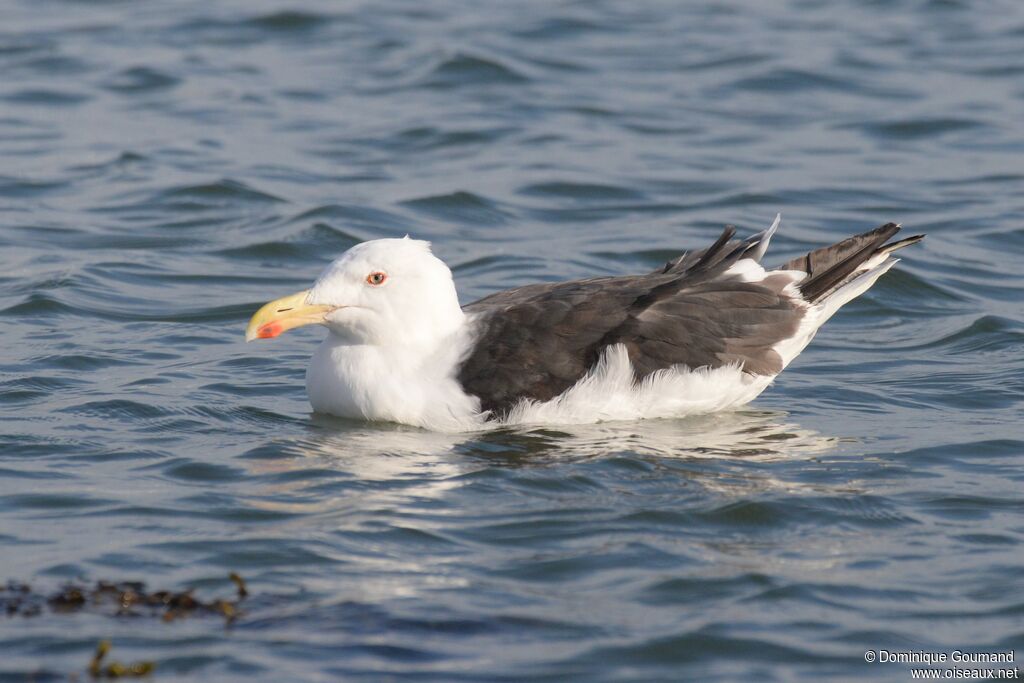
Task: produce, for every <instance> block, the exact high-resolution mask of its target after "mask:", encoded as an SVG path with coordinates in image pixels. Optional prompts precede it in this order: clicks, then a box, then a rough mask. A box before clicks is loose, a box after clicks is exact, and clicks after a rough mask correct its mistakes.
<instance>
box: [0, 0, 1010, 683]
mask: <svg viewBox="0 0 1024 683" xmlns="http://www.w3.org/2000/svg"><path fill="white" fill-rule="evenodd" d="M776 212H782V214H783V219H784V222H783V227H782V230H781V231H780V232H779V234H778V236H777V237H776V239H775V241H774V243H773V252H772V253H771V254H769V257H768V259H767V261H768V262H771V263H775V262H779V263H781V262H782V261H784V260H785V259H787V258H789V257H791V256H793V255H796V254H798V253H801V252H802V251H805V250H807V249H809V248H812V247H814V246H819V245H823V244H826V243H829V242H831V241H835V240H837V239H840V238H842V237H845V236H847V235H848V234H852V233H853V232H857V231H862V230H866V229H869V228H872V227H874V226H876V225H879V224H881V223H884V222H887V221H890V220H893V221H899V222H902V223H903V224H904V225H906V226H907V228H908V229H909V230H910V231H912V232H915V233H916V232H927V233H928V235H929V237H928V239H927V240H926V241H925V242H924V243H923V244H922V245H918V246H915V247H913V248H911V249H908V250H906V251H905V252H903V253H904V255H905V258H904V260H903V261H902V262H901V263H900V264H899V265H898V266H897V268H896V270H894V271H893V272H892V273H890V274H889V275H887V276H886V277H885V278H884V279H883V280H882V281H880V282H879V284H878V285H877V286H876V287H875V288H874V289H872V290H871V291H870V292H869V293H868V294H866V295H865V296H864V297H862V298H861V299H859V300H857V301H855V302H854V303H852V304H850V305H849V306H848V307H847V308H846V309H844V311H843V312H842V313H840V314H839V315H838V316H837V317H836V318H834V319H833V320H832V321H831V322H830V323H829V324H828V325H827V326H826V328H825V329H824V330H823V331H822V332H821V333H820V334H819V335H818V337H817V338H816V339H815V341H814V342H813V344H812V345H811V346H810V348H809V349H808V350H807V351H806V352H805V353H804V354H803V355H802V356H801V357H800V358H799V359H798V360H797V361H796V362H795V363H794V365H793V366H792V367H791V368H790V369H788V370H787V371H786V372H785V373H784V374H783V375H782V376H781V377H780V378H779V379H778V380H777V381H776V383H775V385H774V386H773V387H772V388H770V389H769V391H768V392H766V393H765V394H764V395H763V396H762V397H761V398H760V399H758V400H757V401H756V402H755V403H753V404H752V405H751V406H749V407H748V409H746V410H744V411H741V412H739V413H733V414H727V415H718V416H708V417H702V418H694V419H686V420H664V421H650V422H638V423H618V424H604V425H596V426H592V427H573V428H566V429H554V428H547V429H517V430H504V431H496V432H493V433H488V434H484V435H473V436H462V437H456V436H444V435H437V434H431V433H427V432H421V431H418V430H415V429H411V428H404V427H399V426H387V425H365V424H359V423H354V422H346V421H343V420H338V419H333V418H327V417H322V416H317V415H312V414H310V412H309V407H308V404H307V402H306V398H305V392H304V388H303V374H304V369H305V365H306V362H307V359H308V358H309V356H310V354H311V352H312V350H313V348H314V347H315V345H316V344H317V343H318V340H319V337H320V335H321V332H319V331H318V330H315V329H303V330H299V331H296V332H294V333H289V334H288V335H286V336H284V337H282V338H280V339H277V340H275V341H274V342H272V343H260V344H249V345H246V344H245V343H244V342H243V340H242V337H243V329H244V326H245V322H246V320H247V319H248V316H249V315H250V314H251V313H252V312H253V311H254V310H255V309H256V308H257V307H258V305H259V304H261V303H262V302H265V301H267V300H270V299H272V298H277V297H278V296H281V295H284V294H288V293H291V292H293V291H296V290H298V289H301V288H303V287H305V286H308V284H309V283H310V282H311V281H312V279H313V278H314V277H315V276H316V274H317V273H318V272H319V270H320V268H322V267H323V265H324V264H325V263H326V262H328V261H329V260H330V259H331V258H332V257H333V256H335V255H337V254H339V253H340V252H342V251H343V250H345V249H346V248H347V247H349V246H351V245H353V244H356V243H358V242H359V241H362V240H366V239H372V238H377V237H390V236H400V235H403V234H406V233H409V234H411V235H413V236H416V237H420V238H425V239H429V240H431V241H432V242H433V243H434V247H435V251H436V252H437V253H438V254H439V255H440V256H441V257H442V258H444V259H445V260H446V261H447V262H448V263H449V264H451V265H452V267H453V270H454V271H455V275H456V280H457V284H458V287H459V290H460V294H461V296H462V297H463V300H464V301H466V302H468V301H471V300H473V299H475V298H477V297H480V296H482V295H484V294H487V293H489V292H493V291H495V290H498V289H502V288H505V287H510V286H514V285H518V284H523V283H528V282H534V281H539V280H562V279H569V278H575V277H584V276H590V275H596V274H620V273H631V272H640V271H643V270H646V269H651V268H653V267H655V266H656V265H658V264H660V263H663V262H664V261H665V260H666V259H667V258H668V257H670V256H672V255H674V254H676V253H677V252H678V251H680V250H682V249H685V248H693V247H701V246H704V245H706V244H707V243H709V242H710V241H711V240H713V239H714V237H716V236H717V234H718V232H719V231H720V229H721V226H722V225H724V224H726V223H734V224H737V225H738V226H740V229H741V231H742V232H752V231H755V230H760V229H763V228H764V227H766V226H767V224H768V223H769V222H770V221H771V219H772V217H773V216H774V215H775V213H776ZM1022 221H1024V5H1022V4H1021V3H1019V2H1014V1H1009V0H1007V1H1003V2H999V1H994V2H986V3H974V2H968V1H967V0H959V1H958V0H933V1H925V0H902V1H894V2H860V1H857V2H854V1H852V0H850V1H848V2H817V1H809V0H808V1H803V0H802V1H796V0H794V1H791V2H785V3H761V2H754V1H753V0H749V1H747V2H739V1H722V2H706V3H703V2H702V3H677V2H650V3H646V2H645V3H612V2H540V1H539V0H538V1H536V2H517V3H474V2H468V1H464V0H461V1H456V0H438V1H431V2H422V3H398V2H380V1H378V2H364V3H359V2H352V3H334V2H327V1H326V0H323V1H321V2H315V1H313V0H293V1H292V2H286V1H283V0H259V1H253V0H244V1H243V0H230V1H210V0H207V1H204V2H197V1H191V0H187V1H186V0H183V1H180V2H174V3H169V2H157V1H156V0H151V1H139V2H95V3H92V2H58V1H55V0H31V1H29V0H6V1H5V2H3V3H2V4H0V420H2V422H0V584H2V583H4V582H6V581H16V582H23V583H28V584H30V585H31V587H32V591H33V592H34V593H35V594H38V595H41V596H45V595H47V594H49V593H52V592H54V591H57V590H60V588H61V587H62V586H63V585H65V584H66V583H68V582H77V583H78V584H82V585H91V584H92V583H94V582H96V581H99V580H105V581H144V582H146V585H147V587H148V588H149V589H152V590H156V589H165V590H175V591H180V590H185V589H187V588H195V590H196V595H197V596H201V597H203V598H204V599H213V598H216V597H222V596H230V595H232V593H233V590H234V588H233V586H232V584H231V582H230V581H229V579H228V576H227V575H228V573H229V572H232V571H234V572H238V573H239V574H241V575H242V576H243V577H244V578H245V579H246V580H247V581H248V584H249V591H250V596H249V597H248V598H246V599H245V600H244V601H242V603H240V604H241V606H242V609H243V613H242V614H241V615H240V616H239V617H238V618H237V619H236V620H235V621H234V622H232V623H230V624H225V621H224V619H221V618H218V617H216V616H210V615H205V616H204V615H194V616H190V617H187V618H181V619H176V620H174V621H170V622H167V621H164V620H162V619H160V618H159V616H158V615H157V616H153V615H141V616H136V617H128V616H124V615H121V616H118V615H117V614H116V610H111V609H108V608H104V607H99V606H94V607H87V608H85V609H81V610H77V611H73V612H69V613H62V612H56V611H54V610H52V609H49V608H47V607H46V606H45V605H43V608H42V609H41V610H39V613H38V614H34V615H33V614H22V613H15V614H12V615H11V616H4V615H0V653H2V655H0V681H23V680H28V679H31V680H34V681H45V680H54V681H57V680H67V679H68V676H69V675H72V674H77V675H79V676H84V675H85V669H86V667H87V665H88V662H89V659H90V657H91V656H92V653H93V651H94V649H95V648H96V645H97V643H98V641H99V640H101V639H105V638H106V639H110V640H111V641H112V643H113V649H112V654H111V656H112V657H114V658H116V659H118V660H121V661H125V662H128V661H138V660H149V661H153V662H155V663H156V666H157V669H156V672H155V674H153V677H152V679H153V680H155V681H163V680H168V681H169V680H203V681H227V680H239V681H242V680H245V681H252V680H260V681H284V680H290V681H291V680H294V681H299V680H302V681H307V680H308V681H328V680H330V681H333V680H372V681H377V680H421V681H456V680H465V681H521V680H526V679H531V680H532V679H536V680H550V681H587V682H590V681H605V680H636V681H679V680H702V681H737V680H759V681H767V680H795V679H801V680H811V681H819V680H865V679H870V680H893V681H904V680H909V678H910V672H909V669H908V667H907V666H906V665H902V664H885V663H877V662H876V663H874V664H869V663H866V662H865V661H864V656H863V655H864V652H865V651H866V650H879V649H888V650H901V651H906V650H928V651H947V652H948V651H951V650H952V649H956V648H959V649H962V650H982V651H1007V650H1013V649H1016V658H1017V662H1018V664H1019V661H1020V660H1021V658H1024V597H1022V596H1024V571H1021V569H1022V565H1024V494H1022V483H1024V464H1022V456H1024V433H1022V427H1021V420H1022V417H1024V415H1022V397H1024V353H1022V352H1024V307H1022V303H1021V302H1022V300H1024V269H1022V268H1021V262H1022V259H1024V223H1022Z"/></svg>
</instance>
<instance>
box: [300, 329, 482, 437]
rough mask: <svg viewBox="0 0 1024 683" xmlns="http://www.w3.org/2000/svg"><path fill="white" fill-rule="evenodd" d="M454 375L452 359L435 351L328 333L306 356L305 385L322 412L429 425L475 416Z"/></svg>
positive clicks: (472, 402) (472, 404)
mask: <svg viewBox="0 0 1024 683" xmlns="http://www.w3.org/2000/svg"><path fill="white" fill-rule="evenodd" d="M453 375H454V364H453V363H452V362H450V361H448V360H446V359H445V358H438V357H437V356H436V354H430V355H424V356H417V355H410V354H409V353H402V352H401V350H396V349H391V348H385V347H379V346H373V345H351V344H344V343H340V342H339V341H338V340H336V339H334V338H332V337H328V338H327V339H325V340H324V342H323V343H322V344H321V345H320V347H319V348H317V351H316V353H314V355H313V358H312V359H311V360H310V364H309V368H308V369H307V371H306V391H307V393H308V396H309V401H310V404H311V405H312V407H313V410H314V411H316V412H320V413H327V414H330V415H337V416H340V417H350V418H357V419H364V420H373V421H387V422H401V423H405V424H411V425H418V426H428V427H429V426H434V425H435V423H438V422H444V423H453V424H455V425H456V426H458V424H461V423H463V422H466V423H468V422H471V421H473V420H474V419H475V418H474V416H475V415H476V413H477V411H478V408H477V403H476V401H475V399H472V398H471V397H469V396H467V395H466V394H465V393H464V392H463V391H462V390H461V387H459V386H458V384H457V383H456V382H455V381H454V379H453ZM456 423H458V424H456ZM445 428H452V425H448V426H446V427H445Z"/></svg>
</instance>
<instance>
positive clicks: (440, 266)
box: [245, 216, 924, 432]
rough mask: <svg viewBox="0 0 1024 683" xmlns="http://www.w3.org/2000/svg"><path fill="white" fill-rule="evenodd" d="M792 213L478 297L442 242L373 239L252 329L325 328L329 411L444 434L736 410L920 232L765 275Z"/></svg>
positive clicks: (878, 235)
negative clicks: (646, 257) (657, 257)
mask: <svg viewBox="0 0 1024 683" xmlns="http://www.w3.org/2000/svg"><path fill="white" fill-rule="evenodd" d="M779 221H780V217H779V216H776V218H775V221H774V222H773V223H772V225H771V227H770V228H769V229H768V230H765V231H764V232H760V233H758V234H756V235H753V236H751V237H749V238H747V239H743V240H739V239H734V236H735V232H736V231H735V228H733V227H731V226H729V227H727V228H726V229H725V231H724V232H723V233H722V235H721V237H719V238H718V240H717V241H716V242H715V243H714V244H712V245H711V246H710V247H708V248H707V249H704V250H702V251H696V252H692V253H689V252H687V253H684V254H682V255H681V256H679V257H678V258H675V259H673V260H671V261H669V262H668V263H666V264H665V265H664V266H663V267H660V268H658V269H657V270H654V271H652V272H649V273H645V274H642V275H629V276H611V277H594V278H589V279H584V280H573V281H569V282H556V283H539V284H530V285H525V286H523V287H516V288H513V289H509V290H505V291H501V292H497V293H495V294H491V295H490V296H487V297H484V298H483V299H480V300H479V301H475V302H473V303H471V304H468V305H466V306H460V305H459V299H458V295H457V294H456V290H455V283H454V282H453V279H452V273H451V271H450V270H449V268H448V266H446V265H445V264H444V262H443V261H441V260H440V259H439V258H437V257H436V256H434V255H433V253H432V252H431V249H430V244H429V243H428V242H425V241H421V240H414V239H410V238H409V237H408V236H406V237H405V238H403V239H378V240H372V241H368V242H364V243H362V244H358V245H356V246H354V247H352V248H351V249H349V250H348V251H346V252H345V253H344V254H342V255H341V257H339V258H338V259H337V260H335V261H334V262H333V263H331V264H330V265H329V266H327V268H326V269H325V270H324V271H323V273H322V274H321V275H320V277H319V278H317V280H316V281H315V283H314V284H313V286H312V288H310V289H308V290H305V291H302V292H299V293H297V294H293V295H291V296H286V297H284V298H281V299H277V300H276V301H271V302H270V303H268V304H266V305H265V306H263V307H262V308H260V309H259V310H258V311H257V312H256V313H255V314H254V315H253V317H252V319H251V320H250V321H249V325H248V327H247V329H246V333H245V337H246V340H247V341H251V340H253V339H268V338H273V337H277V336H278V335H280V334H281V333H282V332H285V331H286V330H289V329H293V328H296V327H300V326H303V325H311V324H317V325H322V326H324V327H326V328H327V336H326V337H325V339H324V340H323V342H322V343H321V344H320V346H319V347H318V348H317V349H316V351H315V353H314V354H313V357H312V359H311V361H310V364H309V367H308V369H307V371H306V391H307V394H308V396H309V401H310V404H311V405H312V407H313V410H314V411H315V412H318V413H327V414H331V415H337V416H340V417H346V418H355V419H360V420H367V421H382V422H398V423H403V424H408V425H414V426H417V427H421V428H425V429H430V430H435V431H443V432H457V431H466V430H474V429H482V428H488V427H489V426H493V425H510V424H581V423H592V422H601V421H607V420H636V419H647V418H666V417H677V416H685V415H694V414H701V413H710V412H715V411H720V410H727V409H732V408H737V407H739V406H742V405H744V404H746V403H749V402H750V401H752V400H753V399H754V398H756V397H757V396H758V395H759V394H760V393H761V392H762V391H764V389H765V388H766V387H767V386H768V385H769V384H770V383H771V382H772V380H773V379H774V378H775V377H776V376H777V375H778V374H779V373H780V372H782V370H783V369H784V368H785V367H786V366H787V365H789V363H790V362H791V361H792V360H793V359H794V358H796V356H797V355H798V354H799V353H800V352H801V351H803V349H804V348H805V347H806V346H807V344H808V343H809V342H810V341H811V339H812V338H813V337H814V334H815V333H816V332H817V331H818V329H819V328H820V327H821V326H822V325H823V324H824V323H825V322H826V321H827V320H828V319H829V318H830V317H832V315H833V314H834V313H835V312H836V311H837V310H839V308H840V307H841V306H843V305H844V304H846V303H847V302H849V301H850V300H852V299H854V298H855V297H857V296H859V295H860V294H862V293H863V292H865V291H866V290H867V289H868V288H869V287H871V285H873V284H874V283H875V281H876V280H878V278H879V277H881V276H882V275H883V274H884V273H885V272H886V271H888V270H889V269H890V268H891V267H892V266H893V265H895V263H896V262H897V261H898V259H896V258H893V257H892V253H893V252H895V251H896V250H897V249H901V248H903V247H906V246H909V245H911V244H914V243H916V242H919V241H920V240H921V239H922V238H923V237H924V236H923V235H914V236H913V237H908V238H905V239H902V240H898V241H894V242H890V241H889V240H890V239H891V238H892V237H893V236H894V235H896V233H897V232H899V230H900V226H899V225H897V224H895V223H887V224H886V225H883V226H881V227H879V228H876V229H874V230H871V231H869V232H865V233H863V234H860V235H856V236H853V237H850V238H848V239H845V240H842V241H840V242H837V243H835V244H832V245H831V246H827V247H822V248H820V249H815V250H814V251H811V252H809V253H807V254H804V255H802V256H799V257H797V258H794V259H792V260H790V261H789V262H787V263H785V264H783V265H782V266H780V267H778V268H775V269H771V270H767V269H765V268H764V267H763V266H762V265H761V259H762V257H763V256H764V254H765V252H766V250H767V248H768V243H769V241H770V240H771V238H772V235H774V234H775V231H776V230H777V229H778V227H779Z"/></svg>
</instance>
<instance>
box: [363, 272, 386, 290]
mask: <svg viewBox="0 0 1024 683" xmlns="http://www.w3.org/2000/svg"><path fill="white" fill-rule="evenodd" d="M387 279H388V275H387V273H382V272H381V271H379V270H375V271H373V272H372V273H370V274H369V275H367V276H366V284H369V285H375V286H376V285H382V284H384V281H385V280H387Z"/></svg>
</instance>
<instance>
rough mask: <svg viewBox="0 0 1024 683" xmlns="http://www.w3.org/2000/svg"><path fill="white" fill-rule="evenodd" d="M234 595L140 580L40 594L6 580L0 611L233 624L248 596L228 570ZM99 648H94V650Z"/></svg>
mask: <svg viewBox="0 0 1024 683" xmlns="http://www.w3.org/2000/svg"><path fill="white" fill-rule="evenodd" d="M228 578H229V579H231V582H232V583H233V584H234V585H235V592H236V596H237V597H236V598H235V599H234V600H226V599H223V598H217V599H214V600H209V601H206V600H202V599H200V598H197V597H196V596H195V595H194V594H193V593H194V591H193V589H191V588H189V589H186V590H183V591H168V590H157V591H152V592H150V591H148V590H147V589H146V584H144V583H142V582H139V581H121V582H112V581H102V580H101V581H97V582H96V583H95V584H94V585H93V586H86V585H84V584H78V583H69V584H66V585H65V586H63V587H62V588H61V589H60V590H59V591H57V592H55V593H51V594H49V595H47V596H43V595H42V594H40V593H37V592H35V591H33V590H32V587H31V586H29V585H28V584H24V583H17V582H13V581H12V582H8V583H7V585H6V586H3V587H0V612H3V613H5V614H7V616H8V617H15V616H22V617H35V616H39V615H40V614H42V612H43V608H44V607H48V608H49V609H50V611H51V612H53V613H55V614H69V613H76V612H80V611H83V610H89V611H92V612H100V613H107V614H111V615H112V616H118V617H146V616H150V617H160V619H161V620H162V621H165V622H167V621H175V620H177V619H181V618H184V617H191V616H203V615H217V616H221V617H223V618H224V619H225V621H226V622H227V623H232V622H233V621H234V620H235V619H237V618H238V617H239V616H240V615H241V614H242V611H241V610H240V609H239V603H240V602H241V601H242V600H244V599H245V598H246V597H247V596H248V595H249V590H248V588H247V587H246V584H245V580H244V579H243V578H242V577H241V576H239V575H238V574H236V573H235V572H231V574H229V575H228ZM98 652H99V650H97V653H98Z"/></svg>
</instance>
